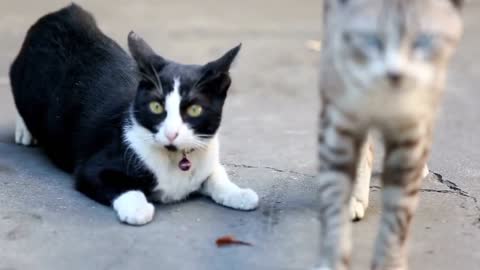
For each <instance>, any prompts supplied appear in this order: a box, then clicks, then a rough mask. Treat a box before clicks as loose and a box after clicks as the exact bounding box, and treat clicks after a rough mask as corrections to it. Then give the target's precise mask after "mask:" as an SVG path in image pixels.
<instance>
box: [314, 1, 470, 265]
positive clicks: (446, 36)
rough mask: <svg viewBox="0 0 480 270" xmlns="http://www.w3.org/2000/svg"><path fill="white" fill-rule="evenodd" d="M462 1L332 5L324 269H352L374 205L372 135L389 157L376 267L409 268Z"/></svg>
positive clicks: (327, 28) (323, 162)
mask: <svg viewBox="0 0 480 270" xmlns="http://www.w3.org/2000/svg"><path fill="white" fill-rule="evenodd" d="M461 6H462V1H460V0H325V6H324V20H325V21H324V23H325V24H324V48H323V52H322V64H321V66H322V68H321V72H322V80H321V98H322V103H323V105H322V110H321V115H320V117H319V120H320V121H319V124H320V132H319V137H318V142H319V159H320V167H319V175H318V179H319V181H320V183H321V190H320V197H321V226H322V230H321V232H322V233H321V237H322V238H321V240H322V250H321V252H322V257H321V259H322V260H321V266H320V269H322V270H326V269H329V270H333V269H335V270H344V269H349V268H350V252H351V241H350V238H351V231H350V230H351V228H350V226H351V225H350V220H349V219H350V218H361V217H362V216H363V212H364V210H365V208H366V205H367V203H368V185H369V181H370V174H371V162H372V155H371V151H370V150H369V148H370V141H369V139H368V133H369V131H370V130H372V129H375V130H378V131H379V133H380V134H381V135H382V138H383V142H384V145H385V149H386V154H385V159H384V165H383V174H382V183H383V191H382V204H383V212H382V215H381V224H380V228H379V232H378V238H377V242H376V247H375V251H374V256H373V262H372V268H371V269H373V270H379V269H407V259H406V257H407V256H406V253H407V250H406V240H407V239H408V237H409V227H410V223H411V221H412V216H413V213H414V211H415V208H416V205H417V201H418V193H419V190H420V186H421V180H422V176H423V174H424V172H425V171H424V170H425V169H424V168H425V165H426V161H427V159H428V156H429V152H430V147H431V144H432V131H433V126H434V121H435V116H436V111H437V107H438V105H439V101H440V98H441V96H442V91H443V88H444V86H445V77H446V72H447V66H448V63H449V60H450V58H451V56H452V54H453V52H454V50H455V49H456V47H457V43H458V41H459V39H460V38H461V35H462V32H463V25H462V20H461V15H460V8H461Z"/></svg>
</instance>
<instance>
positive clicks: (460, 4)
mask: <svg viewBox="0 0 480 270" xmlns="http://www.w3.org/2000/svg"><path fill="white" fill-rule="evenodd" d="M451 1H452V3H453V5H454V6H455V7H457V8H462V7H463V2H465V1H464V0H451Z"/></svg>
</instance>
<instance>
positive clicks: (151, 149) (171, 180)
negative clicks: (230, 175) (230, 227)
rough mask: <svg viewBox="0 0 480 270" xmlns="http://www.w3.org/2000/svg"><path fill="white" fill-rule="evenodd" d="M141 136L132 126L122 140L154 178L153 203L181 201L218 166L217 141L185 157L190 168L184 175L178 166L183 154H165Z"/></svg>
mask: <svg viewBox="0 0 480 270" xmlns="http://www.w3.org/2000/svg"><path fill="white" fill-rule="evenodd" d="M145 132H146V131H144V129H143V128H141V127H139V126H138V125H137V126H135V125H134V126H132V127H130V128H129V129H127V130H126V133H125V140H126V143H127V144H128V145H129V147H130V148H131V149H132V150H134V152H135V153H136V154H137V155H138V157H139V158H140V159H141V161H142V163H143V165H144V166H145V167H146V168H147V169H148V170H150V171H151V172H152V173H153V175H154V177H155V180H156V186H155V188H154V189H153V190H152V191H153V193H152V198H151V199H152V200H154V201H159V202H163V203H169V202H174V201H179V200H182V199H185V198H186V197H187V196H188V195H189V194H191V193H192V192H195V191H197V190H199V189H200V187H201V185H202V183H203V182H204V181H205V180H206V179H207V178H208V177H209V176H210V175H211V174H212V172H213V170H214V167H215V165H216V164H218V163H219V157H218V155H219V149H218V138H217V137H214V138H212V139H211V140H210V142H209V143H208V145H207V146H206V147H205V148H202V149H196V150H194V151H193V152H191V153H189V154H187V156H186V157H187V158H188V160H189V161H190V163H191V167H190V169H189V170H188V171H182V170H181V169H180V167H179V162H180V160H181V159H182V158H183V154H182V153H181V152H169V151H168V150H166V149H165V148H164V147H161V146H158V145H154V144H152V143H151V142H150V141H148V140H146V139H145V138H146V137H148V136H147V135H142V134H144V133H145Z"/></svg>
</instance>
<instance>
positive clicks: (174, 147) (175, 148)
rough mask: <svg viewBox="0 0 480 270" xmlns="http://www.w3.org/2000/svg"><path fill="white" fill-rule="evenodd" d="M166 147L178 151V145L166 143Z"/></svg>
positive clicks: (171, 150)
mask: <svg viewBox="0 0 480 270" xmlns="http://www.w3.org/2000/svg"><path fill="white" fill-rule="evenodd" d="M165 148H166V149H167V150H168V151H170V152H177V151H178V147H176V146H175V145H173V144H169V145H165Z"/></svg>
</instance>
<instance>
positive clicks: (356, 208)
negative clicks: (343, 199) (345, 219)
mask: <svg viewBox="0 0 480 270" xmlns="http://www.w3.org/2000/svg"><path fill="white" fill-rule="evenodd" d="M349 207H350V218H351V219H352V221H360V220H362V219H363V218H364V217H365V211H366V210H367V206H366V204H365V203H364V202H362V201H361V200H359V199H357V198H356V197H352V198H351V199H350V206H349Z"/></svg>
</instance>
